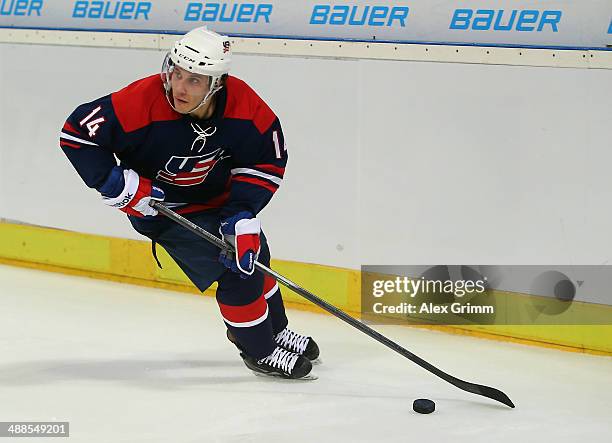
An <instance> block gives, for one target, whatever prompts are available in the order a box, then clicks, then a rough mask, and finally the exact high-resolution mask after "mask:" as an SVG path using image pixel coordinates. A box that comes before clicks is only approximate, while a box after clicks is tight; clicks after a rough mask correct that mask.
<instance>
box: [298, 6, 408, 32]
mask: <svg viewBox="0 0 612 443" xmlns="http://www.w3.org/2000/svg"><path fill="white" fill-rule="evenodd" d="M409 9H410V8H408V6H393V7H389V6H381V5H377V6H370V5H333V4H320V5H314V7H313V8H312V14H311V15H310V24H311V25H350V26H389V27H391V26H401V27H405V26H406V20H407V18H408V12H409Z"/></svg>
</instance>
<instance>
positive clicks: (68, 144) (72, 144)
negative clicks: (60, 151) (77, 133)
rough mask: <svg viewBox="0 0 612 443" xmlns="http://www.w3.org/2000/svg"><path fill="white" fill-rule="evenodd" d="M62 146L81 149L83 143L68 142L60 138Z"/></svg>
mask: <svg viewBox="0 0 612 443" xmlns="http://www.w3.org/2000/svg"><path fill="white" fill-rule="evenodd" d="M60 146H61V147H62V148H64V147H66V148H74V149H81V148H82V146H81V145H77V144H76V143H70V142H67V141H65V140H60Z"/></svg>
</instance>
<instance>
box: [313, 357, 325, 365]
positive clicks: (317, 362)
mask: <svg viewBox="0 0 612 443" xmlns="http://www.w3.org/2000/svg"><path fill="white" fill-rule="evenodd" d="M310 363H311V364H312V365H313V366H315V365H322V364H323V360H321V357H317V358H315V359H314V360H310Z"/></svg>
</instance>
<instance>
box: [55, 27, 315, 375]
mask: <svg viewBox="0 0 612 443" xmlns="http://www.w3.org/2000/svg"><path fill="white" fill-rule="evenodd" d="M231 58H232V52H231V47H230V40H229V39H228V38H227V37H225V36H222V35H219V34H217V33H215V32H213V31H210V30H207V29H206V27H201V28H197V29H194V30H192V31H190V32H188V33H187V34H185V35H184V36H183V37H182V38H181V39H180V40H178V41H177V42H176V43H175V44H174V46H173V47H172V48H171V50H170V51H169V52H168V54H167V55H166V57H165V60H164V62H163V65H162V70H161V75H160V74H156V75H152V76H150V77H146V78H143V79H140V80H137V81H136V82H134V83H132V84H130V85H129V86H127V87H125V88H123V89H121V90H120V91H118V92H114V93H112V94H110V95H107V96H105V97H102V98H99V99H97V100H94V101H92V102H90V103H85V104H82V105H80V106H78V107H77V108H76V110H75V111H74V112H73V113H72V114H71V115H70V116H69V117H68V119H67V121H66V123H65V124H64V127H63V128H62V131H61V135H60V146H61V147H62V149H63V151H64V153H65V154H66V155H67V156H68V158H69V160H70V162H71V163H72V165H73V166H74V168H75V169H76V170H77V172H78V173H79V175H80V176H81V178H82V179H83V180H84V182H85V183H86V185H87V186H89V187H91V188H95V189H96V190H98V191H99V192H100V194H101V196H102V200H103V202H104V203H105V204H107V205H109V206H111V207H113V208H117V209H120V210H121V211H123V212H125V213H127V214H128V219H129V221H130V222H131V224H132V226H133V227H134V229H135V230H136V231H138V232H139V233H141V234H143V235H145V236H147V237H149V238H150V239H151V240H152V241H153V252H154V255H155V244H156V243H157V244H160V245H162V246H163V247H164V249H165V250H166V251H167V252H168V253H169V254H170V256H171V257H172V258H173V259H174V260H175V261H176V263H177V264H178V266H180V268H181V269H182V270H183V271H184V272H185V274H186V275H187V276H188V277H189V279H190V280H191V281H192V282H193V284H194V285H195V286H197V287H198V288H199V289H200V290H201V291H204V290H206V289H207V288H208V287H209V286H210V285H211V284H212V283H213V282H215V281H216V282H218V289H217V293H216V299H217V303H218V305H219V308H220V311H221V315H222V317H223V320H224V322H225V324H226V326H227V336H228V338H229V339H230V341H232V342H233V343H234V344H235V345H236V346H237V347H238V349H239V350H240V355H241V357H242V359H243V360H244V363H245V364H246V366H247V367H248V368H250V369H251V370H253V371H254V372H257V373H264V374H269V375H277V376H281V377H285V378H291V379H300V378H306V377H308V374H309V373H310V371H311V369H312V363H311V361H312V360H315V359H316V358H317V357H318V355H319V349H318V346H317V344H316V343H315V341H314V340H313V339H312V338H311V337H307V336H304V335H301V334H298V333H296V332H294V331H292V330H291V329H289V328H288V326H287V325H288V320H287V317H286V314H285V308H284V305H283V300H282V298H281V291H280V289H279V287H278V284H277V283H276V281H275V280H274V279H272V278H270V277H267V276H266V277H264V275H263V274H262V273H260V272H255V269H254V261H255V260H259V261H260V262H261V263H263V264H265V265H268V264H269V262H270V251H269V248H268V243H267V240H266V237H265V235H264V233H263V232H262V230H261V226H260V221H259V219H258V218H257V214H258V213H259V212H260V211H261V210H262V209H263V207H264V206H266V204H267V203H268V202H269V201H270V199H271V198H272V196H273V195H274V193H275V191H276V190H277V189H278V187H279V185H280V184H281V181H282V178H283V175H284V172H285V165H286V163H287V152H286V149H285V144H284V138H283V132H282V129H281V125H280V122H279V119H278V117H277V116H276V115H275V114H274V112H273V111H272V110H271V109H270V108H269V107H268V105H267V104H266V103H265V102H264V101H263V100H262V99H261V98H260V97H259V96H258V95H257V94H256V93H255V92H254V91H253V90H252V89H251V88H250V87H249V86H248V85H247V84H246V83H245V82H244V81H242V80H240V79H238V78H236V77H234V76H230V75H228V72H229V70H230V64H231ZM117 160H118V161H117ZM152 200H157V201H164V204H165V205H167V206H168V207H170V208H173V210H175V211H176V212H177V213H179V214H182V215H183V216H185V217H187V218H188V219H189V220H191V221H192V222H194V223H196V224H197V225H199V226H201V227H202V228H204V229H206V230H208V231H209V232H212V233H215V234H217V235H219V236H221V237H222V238H224V239H225V240H226V241H228V242H230V243H232V244H234V245H235V248H236V251H237V252H236V254H231V255H230V254H225V253H221V254H219V250H218V249H217V248H216V247H214V246H212V245H210V244H209V243H207V242H206V240H203V239H201V238H199V237H197V236H196V235H195V234H193V233H191V232H189V231H188V230H186V229H185V228H183V227H181V226H180V225H178V224H176V223H175V222H173V221H171V220H169V219H167V218H166V217H164V216H162V215H161V214H158V212H157V210H155V209H154V208H152V207H151V206H150V202H151V201H152ZM155 258H156V259H157V257H155ZM158 263H159V262H158Z"/></svg>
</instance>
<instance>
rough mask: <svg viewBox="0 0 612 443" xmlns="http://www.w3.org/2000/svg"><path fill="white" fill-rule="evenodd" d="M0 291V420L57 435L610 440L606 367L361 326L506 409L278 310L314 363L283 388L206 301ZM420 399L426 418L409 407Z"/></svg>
mask: <svg viewBox="0 0 612 443" xmlns="http://www.w3.org/2000/svg"><path fill="white" fill-rule="evenodd" d="M0 281H1V282H2V285H1V289H0V355H1V357H0V358H1V360H0V421H28V420H37V421H52V420H57V421H69V422H70V433H71V436H70V438H69V439H67V440H65V441H70V442H88V443H94V442H104V443H114V442H181V443H182V442H212V441H220V442H228V441H229V442H234V441H253V442H266V443H267V442H284V441H286V442H290V443H293V442H328V441H329V442H331V441H341V442H344V441H347V442H370V441H372V442H373V441H385V442H418V441H425V439H427V441H433V442H452V443H462V442H466V443H468V442H469V443H473V442H485V441H486V442H489V441H495V442H512V443H517V442H520V443H528V442H543V441H544V442H554V443H558V442H582V443H587V442H604V441H606V442H607V441H611V440H610V439H611V436H610V434H611V431H612V359H611V358H608V357H597V356H589V355H582V354H575V353H566V352H561V351H555V350H548V349H543V348H538V347H528V346H523V345H515V344H508V343H501V342H495V341H489V340H482V339H477V338H470V337H462V336H454V335H447V334H443V333H437V332H432V331H424V330H418V329H413V328H407V327H400V326H385V327H377V329H378V330H379V331H381V332H382V333H384V334H386V335H387V336H389V337H390V338H392V339H393V340H396V341H397V342H398V343H400V344H402V345H403V346H405V347H407V348H408V349H409V350H411V351H412V352H414V353H416V354H417V355H420V356H421V357H423V358H425V359H426V360H428V361H430V362H431V363H433V364H435V365H438V366H439V367H440V368H442V369H443V370H446V371H447V372H450V373H452V374H453V375H455V376H457V377H459V378H463V379H466V380H469V381H473V382H477V383H481V384H486V385H490V386H495V387H498V388H500V389H502V390H504V391H505V392H506V393H507V394H508V395H509V396H510V398H512V400H513V401H514V402H515V403H516V405H517V407H516V409H514V410H511V409H509V408H507V407H505V406H503V405H498V404H496V403H495V402H493V401H491V400H488V399H486V398H483V397H479V396H475V395H472V394H469V393H466V392H463V391H461V390H459V389H457V388H455V387H454V386H452V385H449V384H447V383H446V382H444V381H442V380H440V379H438V378H437V377H435V376H433V375H431V374H429V373H428V372H426V371H424V370H423V369H421V368H419V367H417V366H415V365H414V364H413V363H411V362H410V361H408V360H406V359H405V358H403V357H401V356H399V355H397V354H395V353H394V352H392V351H390V350H388V349H387V348H385V347H384V346H382V345H380V344H379V343H377V342H375V341H373V340H372V339H370V338H369V337H367V336H365V335H363V334H362V333H360V332H359V331H357V330H355V329H353V328H351V327H349V326H348V325H345V324H344V323H342V322H341V321H340V320H337V319H336V318H334V317H331V316H324V315H317V314H311V313H305V312H295V311H290V312H289V316H290V319H291V325H292V327H293V328H294V329H296V330H298V331H302V332H306V333H308V334H310V335H312V336H314V337H316V339H317V341H318V342H319V344H320V347H321V349H322V357H323V359H324V363H323V365H320V366H316V367H315V371H314V372H315V373H316V374H317V375H318V376H319V379H318V380H316V381H311V382H303V381H302V382H300V381H297V382H295V381H293V382H291V381H284V380H278V379H268V378H264V377H255V376H254V375H252V373H251V372H249V371H248V370H247V369H246V368H245V367H244V365H243V363H242V361H241V359H240V358H239V357H238V355H237V352H236V350H235V349H234V347H233V346H232V345H231V344H230V343H229V342H228V341H227V340H226V339H225V335H224V327H223V324H222V322H221V320H220V316H219V313H218V308H217V306H216V303H215V301H214V300H213V299H212V298H209V297H197V296H194V295H188V294H180V293H174V292H169V291H162V290H156V289H150V288H143V287H138V286H130V285H125V284H118V283H112V282H104V281H97V280H91V279H87V278H79V277H69V276H64V275H59V274H52V273H46V272H40V271H34V270H27V269H20V268H13V267H8V266H0ZM421 397H426V398H431V399H432V400H434V401H435V402H436V407H437V410H436V412H435V413H433V414H431V415H419V414H416V413H415V412H413V411H412V401H413V400H414V399H415V398H421ZM7 441H12V439H10V440H9V439H7ZM16 441H20V442H26V441H43V442H50V441H64V440H62V439H59V440H58V439H24V438H22V439H18V440H16Z"/></svg>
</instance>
